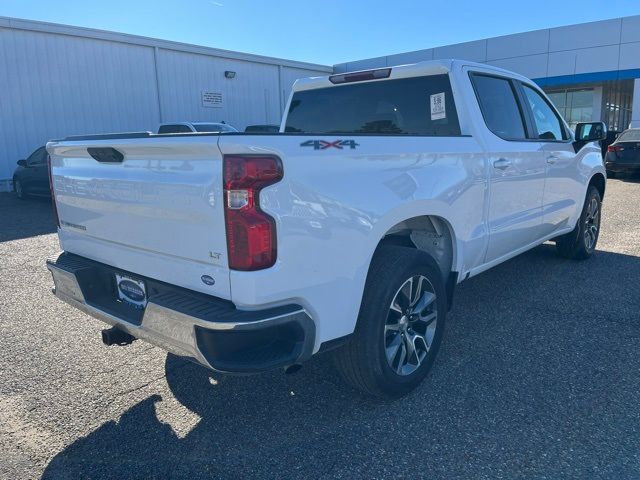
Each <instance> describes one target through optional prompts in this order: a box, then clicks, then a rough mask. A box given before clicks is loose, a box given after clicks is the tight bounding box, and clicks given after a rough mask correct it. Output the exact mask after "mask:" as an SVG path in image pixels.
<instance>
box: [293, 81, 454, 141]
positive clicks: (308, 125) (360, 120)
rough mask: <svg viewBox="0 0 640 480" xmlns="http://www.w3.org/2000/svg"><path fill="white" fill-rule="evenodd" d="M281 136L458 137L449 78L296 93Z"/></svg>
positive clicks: (337, 87)
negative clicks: (288, 133) (357, 134)
mask: <svg viewBox="0 0 640 480" xmlns="http://www.w3.org/2000/svg"><path fill="white" fill-rule="evenodd" d="M285 131H286V132H292V133H296V132H297V133H309V134H336V135H337V134H347V133H348V134H353V133H361V134H372V135H427V136H455V135H460V125H459V123H458V114H457V112H456V106H455V101H454V98H453V94H452V92H451V84H450V82H449V76H448V75H446V74H442V75H429V76H424V77H412V78H401V79H395V80H382V81H373V82H366V83H352V84H346V85H338V86H335V87H329V88H318V89H313V90H304V91H300V92H296V93H294V95H293V98H292V100H291V105H290V107H289V112H288V115H287V123H286V126H285Z"/></svg>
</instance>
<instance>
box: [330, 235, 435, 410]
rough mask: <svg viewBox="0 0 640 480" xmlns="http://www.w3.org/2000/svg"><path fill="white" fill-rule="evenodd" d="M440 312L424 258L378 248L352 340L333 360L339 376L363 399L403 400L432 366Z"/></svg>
mask: <svg viewBox="0 0 640 480" xmlns="http://www.w3.org/2000/svg"><path fill="white" fill-rule="evenodd" d="M446 311H447V302H446V293H445V286H444V282H443V279H442V274H441V272H440V269H439V268H438V266H437V265H436V263H435V262H434V261H433V259H432V258H431V257H430V256H429V255H427V254H426V253H424V252H421V251H419V250H416V249H413V248H406V247H397V246H383V247H380V248H379V249H378V251H377V253H376V255H375V257H374V259H373V261H372V265H371V268H370V270H369V275H368V277H367V282H366V285H365V293H364V295H363V300H362V305H361V307H360V314H359V316H358V322H357V325H356V329H355V332H354V335H353V337H352V339H351V341H350V342H349V343H348V344H347V345H345V346H343V347H342V348H341V349H340V350H338V351H336V354H335V360H336V365H337V367H338V369H339V371H340V373H341V374H342V376H343V377H344V379H345V380H346V381H347V382H348V383H349V384H351V385H352V386H353V387H355V388H357V389H359V390H361V391H362V392H364V393H366V394H368V395H372V396H376V397H383V398H393V397H399V396H402V395H405V394H407V393H408V392H410V391H411V390H413V389H414V388H415V387H416V386H417V385H418V384H419V383H420V382H421V381H422V380H423V379H424V377H425V376H426V375H427V374H428V372H429V370H430V369H431V366H432V365H433V361H434V359H435V357H436V354H437V352H438V348H439V347H440V342H441V340H442V335H443V332H444V326H445V315H446Z"/></svg>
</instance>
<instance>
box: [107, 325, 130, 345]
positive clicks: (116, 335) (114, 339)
mask: <svg viewBox="0 0 640 480" xmlns="http://www.w3.org/2000/svg"><path fill="white" fill-rule="evenodd" d="M135 339H136V337H134V336H133V335H130V334H128V333H127V332H125V331H124V330H120V329H119V328H117V327H112V328H107V329H105V330H102V343H104V344H105V345H107V346H108V347H110V346H111V345H120V346H124V345H130V344H131V343H133V341H134V340H135Z"/></svg>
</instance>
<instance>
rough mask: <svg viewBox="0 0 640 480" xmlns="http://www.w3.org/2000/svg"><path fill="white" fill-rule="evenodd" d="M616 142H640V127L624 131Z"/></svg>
mask: <svg viewBox="0 0 640 480" xmlns="http://www.w3.org/2000/svg"><path fill="white" fill-rule="evenodd" d="M616 142H640V128H634V129H633V130H626V131H624V132H622V133H621V134H620V136H619V137H618V138H617V139H616Z"/></svg>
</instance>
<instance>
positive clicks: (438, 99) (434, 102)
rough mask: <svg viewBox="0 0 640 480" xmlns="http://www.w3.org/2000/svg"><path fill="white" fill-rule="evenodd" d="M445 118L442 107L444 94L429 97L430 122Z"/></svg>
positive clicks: (445, 114)
mask: <svg viewBox="0 0 640 480" xmlns="http://www.w3.org/2000/svg"><path fill="white" fill-rule="evenodd" d="M443 118H447V112H446V109H445V105H444V92H442V93H434V94H433V95H431V120H441V119H443Z"/></svg>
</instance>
